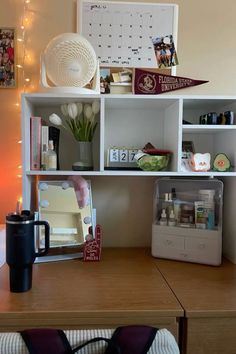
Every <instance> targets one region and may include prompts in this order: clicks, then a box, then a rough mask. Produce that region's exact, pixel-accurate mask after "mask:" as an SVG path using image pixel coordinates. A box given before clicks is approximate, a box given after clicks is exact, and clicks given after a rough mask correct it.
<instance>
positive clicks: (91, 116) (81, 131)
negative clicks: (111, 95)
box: [49, 101, 100, 141]
mask: <svg viewBox="0 0 236 354" xmlns="http://www.w3.org/2000/svg"><path fill="white" fill-rule="evenodd" d="M99 110H100V104H99V102H98V101H93V102H92V103H91V104H89V103H81V102H78V103H69V104H63V105H62V106H61V112H62V114H63V116H64V119H61V117H59V116H58V115H57V114H55V113H53V114H51V115H50V116H49V121H50V122H51V123H52V124H54V125H57V126H62V127H63V128H64V129H66V130H68V131H70V132H71V133H72V135H73V136H74V137H75V139H76V140H77V141H92V139H93V136H94V133H95V130H96V127H97V122H96V121H95V116H96V114H98V112H99Z"/></svg>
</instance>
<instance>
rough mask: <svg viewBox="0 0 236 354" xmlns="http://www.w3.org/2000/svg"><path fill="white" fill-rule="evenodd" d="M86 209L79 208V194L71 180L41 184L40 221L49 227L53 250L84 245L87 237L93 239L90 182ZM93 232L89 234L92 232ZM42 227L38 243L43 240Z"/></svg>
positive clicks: (39, 183)
mask: <svg viewBox="0 0 236 354" xmlns="http://www.w3.org/2000/svg"><path fill="white" fill-rule="evenodd" d="M87 186H88V187H87V188H88V190H87V193H86V194H87V196H86V200H85V202H84V204H85V206H84V207H82V208H81V207H80V206H79V201H78V199H79V198H80V196H79V191H76V190H75V188H74V183H73V181H71V180H63V181H40V182H38V212H39V220H45V221H48V222H49V225H50V248H56V247H68V246H69V247H73V246H78V245H82V244H83V243H84V242H85V238H86V237H88V235H89V236H90V234H91V236H90V237H91V238H92V231H91V230H93V209H92V195H91V185H90V182H89V181H87ZM89 230H90V231H89ZM43 232H44V230H43V228H40V235H39V244H40V245H41V242H40V241H41V239H42V240H43V239H44V235H43Z"/></svg>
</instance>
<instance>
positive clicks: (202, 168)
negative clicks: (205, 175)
mask: <svg viewBox="0 0 236 354" xmlns="http://www.w3.org/2000/svg"><path fill="white" fill-rule="evenodd" d="M191 167H192V170H193V171H196V172H206V171H209V170H210V169H211V155H210V154H209V152H206V153H205V154H201V153H196V154H192V159H191Z"/></svg>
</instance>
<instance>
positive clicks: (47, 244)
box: [34, 220, 50, 257]
mask: <svg viewBox="0 0 236 354" xmlns="http://www.w3.org/2000/svg"><path fill="white" fill-rule="evenodd" d="M34 225H43V226H44V228H45V248H44V249H43V250H40V251H39V252H36V253H35V256H36V257H42V256H46V254H47V253H48V251H49V235H50V226H49V223H48V222H47V221H42V220H37V221H34Z"/></svg>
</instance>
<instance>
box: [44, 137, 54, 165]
mask: <svg viewBox="0 0 236 354" xmlns="http://www.w3.org/2000/svg"><path fill="white" fill-rule="evenodd" d="M45 160H46V161H45V162H46V170H48V171H55V170H56V169H57V154H56V153H55V151H54V146H53V140H49V142H48V151H47V153H46V156H45Z"/></svg>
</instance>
